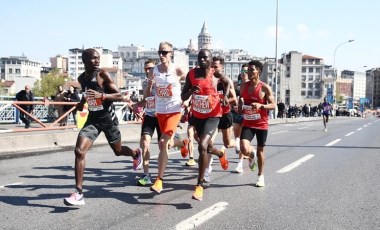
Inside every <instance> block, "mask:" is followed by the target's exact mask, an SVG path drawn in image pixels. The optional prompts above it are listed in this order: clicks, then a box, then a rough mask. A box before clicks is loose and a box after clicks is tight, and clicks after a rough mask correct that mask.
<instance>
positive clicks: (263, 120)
mask: <svg viewBox="0 0 380 230" xmlns="http://www.w3.org/2000/svg"><path fill="white" fill-rule="evenodd" d="M251 84H252V82H247V83H246V85H245V87H244V91H243V93H242V98H243V100H244V105H243V124H242V126H244V127H249V128H255V129H261V130H267V129H268V112H267V111H266V110H264V109H256V110H253V109H252V106H251V103H253V102H257V103H260V104H264V105H265V104H267V102H266V100H265V99H261V98H260V92H261V88H262V86H263V83H262V82H259V83H258V84H257V86H256V88H255V90H254V91H253V93H252V94H249V93H248V89H249V87H250V85H251Z"/></svg>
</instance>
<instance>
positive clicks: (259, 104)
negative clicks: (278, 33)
mask: <svg viewBox="0 0 380 230" xmlns="http://www.w3.org/2000/svg"><path fill="white" fill-rule="evenodd" d="M262 70H263V64H262V63H261V62H260V61H256V60H254V61H250V62H249V63H248V79H249V81H248V82H246V83H243V84H242V86H241V88H240V99H239V112H242V114H243V124H242V126H243V128H242V131H241V134H240V148H241V152H242V154H244V155H246V156H249V157H250V167H251V168H253V166H254V164H255V161H254V153H253V151H252V147H251V141H252V139H253V138H254V137H255V135H256V140H257V158H258V159H257V162H258V165H259V174H258V180H257V183H256V186H257V187H264V186H265V182H264V163H265V157H264V147H265V142H266V140H267V136H268V110H273V109H275V107H276V103H275V101H274V97H273V93H272V89H271V87H270V86H268V85H267V84H265V83H263V82H262V81H260V74H261V72H262Z"/></svg>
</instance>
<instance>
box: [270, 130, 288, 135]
mask: <svg viewBox="0 0 380 230" xmlns="http://www.w3.org/2000/svg"><path fill="white" fill-rule="evenodd" d="M286 132H288V131H287V130H286V131H279V132H275V133H272V134H279V133H286Z"/></svg>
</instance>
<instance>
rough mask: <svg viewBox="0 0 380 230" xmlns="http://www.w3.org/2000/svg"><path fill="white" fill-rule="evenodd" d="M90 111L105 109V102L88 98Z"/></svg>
mask: <svg viewBox="0 0 380 230" xmlns="http://www.w3.org/2000/svg"><path fill="white" fill-rule="evenodd" d="M87 104H88V110H89V111H99V110H102V109H103V101H102V99H101V98H87Z"/></svg>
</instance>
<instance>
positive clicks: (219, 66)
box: [212, 61, 223, 73]
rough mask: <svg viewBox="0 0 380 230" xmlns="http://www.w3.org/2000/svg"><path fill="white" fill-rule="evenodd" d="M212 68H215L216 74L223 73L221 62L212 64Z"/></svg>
mask: <svg viewBox="0 0 380 230" xmlns="http://www.w3.org/2000/svg"><path fill="white" fill-rule="evenodd" d="M212 68H214V70H215V72H217V73H222V72H223V65H222V64H220V61H214V62H212Z"/></svg>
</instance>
